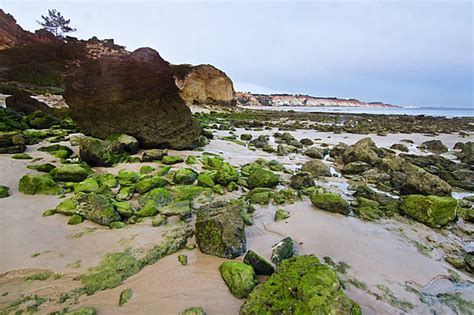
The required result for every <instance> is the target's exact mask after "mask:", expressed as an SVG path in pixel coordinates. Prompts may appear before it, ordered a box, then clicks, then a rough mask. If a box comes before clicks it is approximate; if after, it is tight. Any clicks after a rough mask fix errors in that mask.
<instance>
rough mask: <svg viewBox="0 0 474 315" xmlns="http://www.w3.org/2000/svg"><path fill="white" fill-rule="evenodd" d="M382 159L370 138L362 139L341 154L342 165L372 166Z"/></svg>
mask: <svg viewBox="0 0 474 315" xmlns="http://www.w3.org/2000/svg"><path fill="white" fill-rule="evenodd" d="M380 157H382V154H381V151H380V149H379V148H377V146H376V145H375V143H374V142H373V141H372V139H370V138H364V139H361V140H359V141H357V142H356V143H355V144H353V145H351V146H350V147H348V148H347V149H346V150H345V151H344V153H343V154H342V159H343V161H344V163H346V164H347V163H350V162H358V161H360V162H366V163H368V164H370V165H374V164H376V163H377V162H378V160H379V158H380Z"/></svg>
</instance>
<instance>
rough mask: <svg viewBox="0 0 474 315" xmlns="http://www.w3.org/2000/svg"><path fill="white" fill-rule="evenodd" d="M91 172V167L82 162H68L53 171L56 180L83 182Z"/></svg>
mask: <svg viewBox="0 0 474 315" xmlns="http://www.w3.org/2000/svg"><path fill="white" fill-rule="evenodd" d="M89 174H90V169H88V168H87V167H86V166H84V165H81V164H66V165H62V166H60V167H56V168H55V169H53V170H52V171H51V175H52V176H53V177H54V180H57V181H60V182H82V181H83V180H84V179H86V178H87V176H89Z"/></svg>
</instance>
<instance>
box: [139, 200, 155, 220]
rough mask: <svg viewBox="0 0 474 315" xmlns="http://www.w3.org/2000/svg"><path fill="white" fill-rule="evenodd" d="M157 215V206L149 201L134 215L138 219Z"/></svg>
mask: <svg viewBox="0 0 474 315" xmlns="http://www.w3.org/2000/svg"><path fill="white" fill-rule="evenodd" d="M157 213H158V206H157V205H156V204H155V203H154V202H153V200H149V201H147V202H146V203H145V205H144V206H143V207H142V208H141V209H140V210H139V211H138V212H137V213H136V214H137V216H138V217H142V218H143V217H152V216H154V215H156V214H157Z"/></svg>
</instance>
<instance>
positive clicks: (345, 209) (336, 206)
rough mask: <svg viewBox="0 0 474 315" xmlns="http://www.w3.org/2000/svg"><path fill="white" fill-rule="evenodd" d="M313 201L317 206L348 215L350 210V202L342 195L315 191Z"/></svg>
mask: <svg viewBox="0 0 474 315" xmlns="http://www.w3.org/2000/svg"><path fill="white" fill-rule="evenodd" d="M311 202H312V203H313V205H315V206H316V207H318V208H320V209H322V210H326V211H331V212H336V213H341V214H345V215H348V214H349V212H350V209H349V203H348V202H347V201H346V200H344V199H343V198H342V197H341V196H339V195H336V194H332V193H314V194H313V195H312V196H311Z"/></svg>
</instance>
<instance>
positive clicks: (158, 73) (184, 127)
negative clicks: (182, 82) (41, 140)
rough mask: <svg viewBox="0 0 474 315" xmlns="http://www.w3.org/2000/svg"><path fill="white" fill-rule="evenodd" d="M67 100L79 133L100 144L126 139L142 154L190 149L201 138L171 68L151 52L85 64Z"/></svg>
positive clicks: (74, 75)
mask: <svg viewBox="0 0 474 315" xmlns="http://www.w3.org/2000/svg"><path fill="white" fill-rule="evenodd" d="M64 97H65V99H66V102H67V104H68V105H69V107H70V109H71V115H72V117H73V118H74V121H75V122H76V123H77V125H78V127H79V129H80V130H81V131H82V132H83V133H84V134H86V135H92V136H94V137H97V138H102V139H104V138H107V137H108V136H110V135H112V134H115V133H124V134H127V135H130V136H133V137H135V138H136V139H137V140H138V141H139V142H140V145H141V146H143V147H144V148H153V147H155V148H158V147H169V148H174V149H189V148H194V147H195V145H196V140H197V138H198V136H199V133H200V130H199V127H198V125H197V123H196V121H195V120H194V119H193V117H192V115H191V111H190V109H189V108H188V107H187V106H186V105H185V103H184V102H183V100H182V99H181V97H180V95H179V89H178V88H177V87H176V85H175V82H174V77H173V74H172V71H171V68H170V65H169V63H167V62H166V61H165V60H163V59H162V58H161V57H160V55H159V54H158V52H156V51H155V50H153V49H150V48H140V49H137V50H135V51H134V52H133V53H131V54H123V55H109V56H105V55H104V56H100V57H98V58H96V59H88V60H86V61H84V62H81V63H80V65H79V66H78V67H76V68H75V69H73V71H71V73H70V75H69V76H68V77H67V79H66V88H65V93H64Z"/></svg>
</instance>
